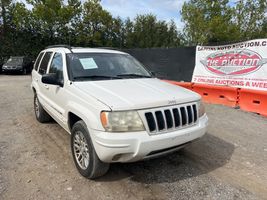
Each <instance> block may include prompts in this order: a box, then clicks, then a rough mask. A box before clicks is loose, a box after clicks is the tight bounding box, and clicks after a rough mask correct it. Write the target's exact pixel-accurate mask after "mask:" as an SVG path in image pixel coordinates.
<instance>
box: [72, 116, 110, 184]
mask: <svg viewBox="0 0 267 200" xmlns="http://www.w3.org/2000/svg"><path fill="white" fill-rule="evenodd" d="M71 150H72V156H73V160H74V162H75V165H76V167H77V169H78V171H79V172H80V174H81V175H82V176H84V177H86V178H89V179H94V178H97V177H100V176H103V175H104V174H105V173H107V171H108V169H109V164H108V163H104V162H102V161H101V160H100V159H99V158H98V156H97V154H96V152H95V149H94V146H93V144H92V141H91V138H90V135H89V132H88V129H87V127H86V125H85V123H84V122H83V121H82V120H81V121H78V122H76V123H75V124H74V125H73V127H72V133H71Z"/></svg>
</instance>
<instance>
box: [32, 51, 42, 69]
mask: <svg viewBox="0 0 267 200" xmlns="http://www.w3.org/2000/svg"><path fill="white" fill-rule="evenodd" d="M43 55H44V52H41V53H40V54H39V56H38V57H37V59H36V62H35V64H34V69H35V70H36V71H37V69H38V67H39V64H40V60H41V58H42V57H43Z"/></svg>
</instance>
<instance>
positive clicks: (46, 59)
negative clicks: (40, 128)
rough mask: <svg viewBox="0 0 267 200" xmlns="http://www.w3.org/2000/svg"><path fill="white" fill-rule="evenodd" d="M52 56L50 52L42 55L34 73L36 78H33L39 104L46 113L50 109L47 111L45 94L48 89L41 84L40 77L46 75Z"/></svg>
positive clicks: (47, 105)
mask: <svg viewBox="0 0 267 200" xmlns="http://www.w3.org/2000/svg"><path fill="white" fill-rule="evenodd" d="M52 54H53V52H52V51H46V52H45V53H44V55H43V58H42V60H41V62H40V65H39V68H38V72H37V73H36V76H35V81H36V82H37V85H38V88H36V92H37V96H38V99H39V101H40V103H41V104H42V106H43V107H44V108H45V109H46V110H48V111H49V110H50V109H49V104H48V99H47V96H46V92H47V90H48V88H49V87H48V85H47V84H44V83H42V75H44V74H46V73H47V68H48V65H49V63H50V62H51V57H52Z"/></svg>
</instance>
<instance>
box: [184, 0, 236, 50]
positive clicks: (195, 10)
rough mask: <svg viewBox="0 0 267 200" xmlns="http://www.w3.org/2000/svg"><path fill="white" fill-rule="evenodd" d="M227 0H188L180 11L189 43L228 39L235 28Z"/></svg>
mask: <svg viewBox="0 0 267 200" xmlns="http://www.w3.org/2000/svg"><path fill="white" fill-rule="evenodd" d="M228 3H229V1H228V0H214V1H209V0H190V1H189V2H186V3H184V5H183V7H182V11H181V15H182V19H183V21H184V23H185V28H184V32H185V36H186V39H187V41H188V43H189V44H190V45H195V44H206V43H215V42H224V41H229V40H231V39H232V38H233V33H235V32H236V31H235V28H234V26H233V22H232V9H231V7H230V6H229V5H228ZM229 33H232V34H229Z"/></svg>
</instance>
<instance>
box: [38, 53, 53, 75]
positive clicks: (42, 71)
mask: <svg viewBox="0 0 267 200" xmlns="http://www.w3.org/2000/svg"><path fill="white" fill-rule="evenodd" d="M51 55H52V52H46V53H45V55H44V57H43V59H42V62H41V64H40V67H39V74H41V75H43V74H46V70H47V66H48V63H49V60H50V57H51Z"/></svg>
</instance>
